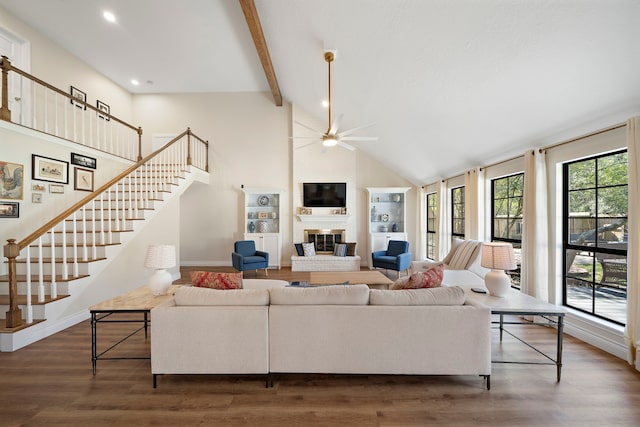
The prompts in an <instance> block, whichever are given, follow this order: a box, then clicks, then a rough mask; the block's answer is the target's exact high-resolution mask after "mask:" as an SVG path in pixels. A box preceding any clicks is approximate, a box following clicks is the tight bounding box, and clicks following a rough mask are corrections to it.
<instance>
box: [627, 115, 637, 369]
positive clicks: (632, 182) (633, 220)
mask: <svg viewBox="0 0 640 427" xmlns="http://www.w3.org/2000/svg"><path fill="white" fill-rule="evenodd" d="M627 149H628V151H627V157H628V160H629V188H628V193H629V210H628V212H629V223H628V224H629V239H628V247H627V326H626V327H625V331H624V337H625V341H626V343H627V345H628V348H629V353H628V360H629V363H630V364H632V365H634V366H635V368H636V370H639V371H640V117H634V118H632V119H629V121H628V122H627Z"/></svg>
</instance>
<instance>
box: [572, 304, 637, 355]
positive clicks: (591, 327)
mask: <svg viewBox="0 0 640 427" xmlns="http://www.w3.org/2000/svg"><path fill="white" fill-rule="evenodd" d="M564 332H565V333H566V334H567V335H571V336H572V337H575V338H577V339H579V340H581V341H584V342H586V343H587V344H591V345H592V346H594V347H597V348H599V349H601V350H603V351H606V352H607V353H609V354H612V355H614V356H616V357H619V358H620V359H623V360H625V361H626V360H627V351H628V350H627V346H626V344H625V342H624V330H623V329H622V327H620V326H617V325H608V324H604V323H601V322H597V321H594V320H592V319H588V318H585V317H584V316H582V315H580V314H579V313H572V312H569V313H567V315H566V317H565V325H564Z"/></svg>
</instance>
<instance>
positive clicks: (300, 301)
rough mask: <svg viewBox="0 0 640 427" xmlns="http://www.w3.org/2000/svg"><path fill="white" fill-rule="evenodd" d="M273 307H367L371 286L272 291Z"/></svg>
mask: <svg viewBox="0 0 640 427" xmlns="http://www.w3.org/2000/svg"><path fill="white" fill-rule="evenodd" d="M269 293H270V299H271V305H367V304H368V303H369V286H367V285H334V286H309V287H288V288H276V289H270V290H269Z"/></svg>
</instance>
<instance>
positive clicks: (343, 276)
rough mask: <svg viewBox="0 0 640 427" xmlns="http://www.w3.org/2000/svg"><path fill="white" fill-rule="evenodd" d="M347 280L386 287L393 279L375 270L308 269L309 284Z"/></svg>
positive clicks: (353, 283) (351, 282) (372, 286)
mask: <svg viewBox="0 0 640 427" xmlns="http://www.w3.org/2000/svg"><path fill="white" fill-rule="evenodd" d="M346 281H348V282H349V283H350V284H352V285H356V284H359V283H365V284H367V285H369V287H370V288H379V289H388V288H389V285H391V284H392V283H393V280H391V279H389V278H388V277H387V276H385V275H384V274H382V273H380V272H379V271H375V270H361V271H310V272H309V279H308V282H309V284H311V285H326V284H332V283H341V282H346Z"/></svg>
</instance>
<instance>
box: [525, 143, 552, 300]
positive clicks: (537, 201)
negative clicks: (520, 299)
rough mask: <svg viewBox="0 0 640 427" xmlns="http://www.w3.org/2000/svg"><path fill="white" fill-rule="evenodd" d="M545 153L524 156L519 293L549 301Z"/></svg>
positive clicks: (531, 153) (528, 153) (535, 152)
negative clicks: (520, 290) (520, 291)
mask: <svg viewBox="0 0 640 427" xmlns="http://www.w3.org/2000/svg"><path fill="white" fill-rule="evenodd" d="M546 157H547V156H546V151H545V150H542V152H540V151H539V150H533V151H527V152H526V153H525V155H524V190H523V197H524V212H523V214H524V215H523V230H522V264H521V277H520V280H521V283H520V286H521V289H522V292H524V293H526V294H528V295H531V296H533V297H536V298H538V299H541V300H543V301H548V300H549V273H548V272H549V264H550V259H549V250H548V248H549V227H548V215H549V207H548V199H549V198H548V197H547V160H546Z"/></svg>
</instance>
